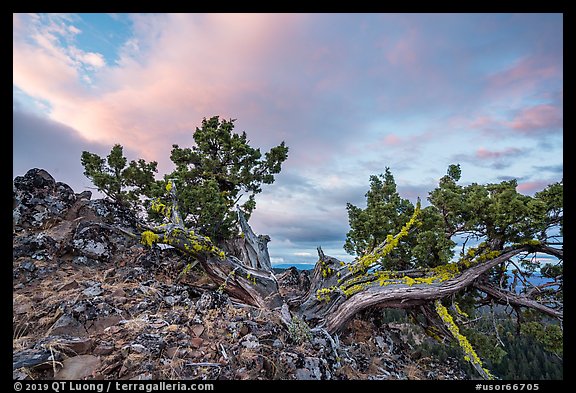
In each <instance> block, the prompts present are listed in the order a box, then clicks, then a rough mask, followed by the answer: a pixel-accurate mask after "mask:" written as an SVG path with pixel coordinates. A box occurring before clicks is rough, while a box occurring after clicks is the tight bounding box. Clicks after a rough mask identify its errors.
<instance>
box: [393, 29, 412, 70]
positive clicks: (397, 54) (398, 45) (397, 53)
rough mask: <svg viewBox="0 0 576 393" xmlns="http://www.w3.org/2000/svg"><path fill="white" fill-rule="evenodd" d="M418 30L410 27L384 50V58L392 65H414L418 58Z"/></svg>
mask: <svg viewBox="0 0 576 393" xmlns="http://www.w3.org/2000/svg"><path fill="white" fill-rule="evenodd" d="M418 39H419V36H418V31H417V30H416V29H414V28H410V29H409V30H408V33H407V34H406V35H405V36H403V37H402V38H400V39H399V40H398V41H397V42H395V43H394V44H393V45H392V46H391V47H390V48H389V49H387V50H386V59H387V60H388V62H389V63H390V64H392V65H394V66H414V65H416V64H417V59H418V55H417V53H418Z"/></svg>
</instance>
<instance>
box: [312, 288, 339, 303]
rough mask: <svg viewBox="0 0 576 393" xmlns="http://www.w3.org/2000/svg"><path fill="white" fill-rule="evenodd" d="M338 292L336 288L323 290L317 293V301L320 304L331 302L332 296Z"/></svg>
mask: <svg viewBox="0 0 576 393" xmlns="http://www.w3.org/2000/svg"><path fill="white" fill-rule="evenodd" d="M335 290H336V287H334V286H332V287H330V288H321V289H319V290H317V291H316V299H318V301H319V302H323V301H324V302H329V301H330V294H331V293H332V292H334V291H335Z"/></svg>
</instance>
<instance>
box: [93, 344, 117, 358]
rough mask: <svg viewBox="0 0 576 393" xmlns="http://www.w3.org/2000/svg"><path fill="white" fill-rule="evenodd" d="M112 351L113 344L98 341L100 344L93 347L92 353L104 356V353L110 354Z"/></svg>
mask: <svg viewBox="0 0 576 393" xmlns="http://www.w3.org/2000/svg"><path fill="white" fill-rule="evenodd" d="M113 351H114V344H110V343H100V344H98V346H96V348H94V350H93V351H92V353H93V354H94V355H102V356H106V355H110V354H111V353H112V352H113Z"/></svg>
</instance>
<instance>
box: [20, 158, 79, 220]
mask: <svg viewBox="0 0 576 393" xmlns="http://www.w3.org/2000/svg"><path fill="white" fill-rule="evenodd" d="M12 190H13V206H12V208H13V214H12V218H13V227H14V229H15V230H17V229H21V228H30V227H31V228H43V227H47V226H50V225H53V224H55V223H57V222H58V221H60V220H61V219H62V218H63V217H64V216H65V214H66V212H67V210H68V209H69V208H70V207H71V206H72V205H73V204H74V202H75V201H76V195H75V194H74V191H73V190H72V189H71V188H70V187H69V186H68V185H67V184H64V183H61V182H56V181H55V180H54V178H53V177H52V176H51V175H50V174H49V173H48V172H46V171H45V170H44V169H38V168H34V169H30V170H29V171H28V172H26V174H25V175H24V176H18V177H16V178H15V179H14V182H13V189H12Z"/></svg>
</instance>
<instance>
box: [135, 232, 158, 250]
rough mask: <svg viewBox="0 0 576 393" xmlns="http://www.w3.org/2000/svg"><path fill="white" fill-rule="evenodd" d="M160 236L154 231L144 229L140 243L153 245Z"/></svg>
mask: <svg viewBox="0 0 576 393" xmlns="http://www.w3.org/2000/svg"><path fill="white" fill-rule="evenodd" d="M159 238H160V236H158V235H157V234H155V233H154V232H152V231H144V232H142V233H141V234H140V243H142V244H144V245H146V246H148V247H152V245H153V244H154V243H156V242H157V241H158V239H159Z"/></svg>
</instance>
